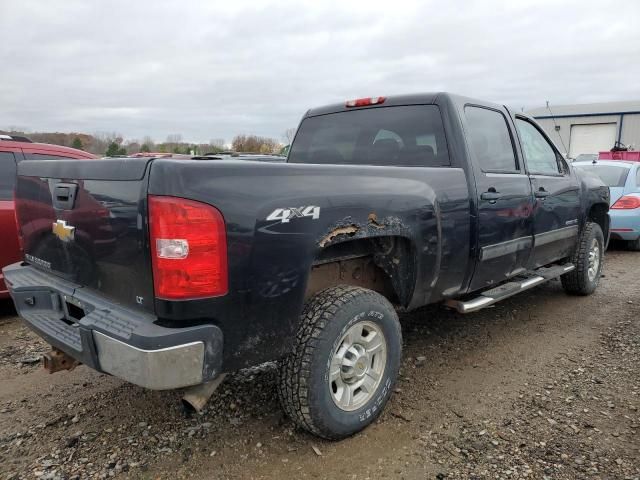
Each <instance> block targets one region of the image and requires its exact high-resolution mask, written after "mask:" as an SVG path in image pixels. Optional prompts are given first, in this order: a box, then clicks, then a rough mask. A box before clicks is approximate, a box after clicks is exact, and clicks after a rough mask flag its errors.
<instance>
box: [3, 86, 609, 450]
mask: <svg viewBox="0 0 640 480" xmlns="http://www.w3.org/2000/svg"><path fill="white" fill-rule="evenodd" d="M18 174H19V178H18V182H17V188H16V204H17V217H18V222H19V229H20V236H21V241H22V244H23V247H24V252H25V257H24V261H23V262H21V263H17V264H14V265H11V266H8V267H6V268H5V269H4V274H5V279H6V280H7V284H8V286H9V289H10V292H11V295H12V297H13V299H14V301H15V304H16V308H17V309H18V312H19V314H20V315H21V316H22V318H24V320H25V321H26V322H27V324H28V325H29V326H30V327H31V328H32V329H33V330H34V331H36V332H37V333H38V334H39V335H41V336H42V337H43V338H45V339H46V340H47V341H48V342H49V343H50V344H51V345H52V346H53V347H54V349H53V350H52V354H51V355H48V356H46V362H45V364H46V366H48V368H49V369H50V371H53V370H57V369H61V368H71V367H72V366H73V365H75V364H77V363H78V362H81V363H84V364H86V365H88V366H90V367H92V368H94V369H96V370H99V371H101V372H106V373H109V374H112V375H115V376H117V377H120V378H122V379H125V380H127V381H129V382H132V383H135V384H137V385H141V386H143V387H146V388H152V389H172V388H183V387H188V391H187V397H185V398H191V401H192V404H193V405H194V406H201V405H202V404H203V403H204V402H206V400H207V399H208V396H209V395H210V394H211V393H212V391H213V389H214V388H215V386H216V385H217V384H218V383H219V382H220V381H221V379H222V378H223V376H224V374H225V373H227V372H231V371H234V370H237V369H240V368H244V367H249V366H252V365H256V364H260V363H262V362H266V361H272V360H279V361H280V380H279V395H280V398H281V401H282V404H283V406H284V408H285V410H286V412H287V413H288V414H289V416H290V417H291V418H292V419H293V420H294V421H295V422H296V423H297V424H298V425H300V426H301V427H303V428H305V429H307V430H309V431H311V432H313V433H315V434H317V435H320V436H322V437H325V438H334V439H336V438H342V437H345V436H348V435H350V434H353V433H354V432H357V431H358V430H360V429H362V428H364V427H365V426H366V425H368V424H369V423H371V422H372V421H373V420H374V419H375V418H376V417H377V416H378V415H379V414H380V412H381V411H382V409H383V407H384V405H385V403H386V402H387V400H388V398H389V396H390V395H391V392H392V391H393V386H394V383H395V381H396V378H397V375H398V369H399V366H400V358H401V351H402V337H401V329H400V324H399V322H398V315H397V313H396V312H397V311H398V310H401V311H402V310H404V311H406V310H412V309H415V308H418V307H421V306H423V305H426V304H430V303H435V302H441V303H443V304H444V305H446V306H448V307H450V308H455V309H457V310H458V311H460V312H472V311H475V310H478V309H480V308H483V307H486V306H488V305H491V304H493V303H495V302H497V301H499V300H501V299H504V298H507V297H509V296H511V295H514V294H516V293H519V292H522V291H524V290H526V289H529V288H531V287H534V286H536V285H539V284H541V283H543V282H545V281H548V280H550V279H553V278H558V277H559V278H560V279H561V280H562V285H563V286H564V288H565V290H566V291H567V292H569V293H571V294H578V295H587V294H590V293H592V292H593V291H594V289H595V288H596V287H597V285H598V280H599V278H600V272H601V269H602V262H603V252H604V249H605V246H606V242H607V239H608V236H609V215H608V209H609V190H608V187H606V186H605V185H604V184H603V183H602V182H601V181H599V180H598V179H597V178H596V177H593V176H590V175H589V174H588V173H582V172H580V171H578V170H574V169H573V168H571V166H570V165H568V164H567V162H565V160H564V159H563V157H562V155H561V154H560V153H559V152H558V151H557V149H556V147H555V146H554V145H553V143H552V142H551V141H550V140H549V138H548V137H547V136H546V135H545V133H544V132H543V131H542V130H541V129H540V127H538V126H537V125H536V123H535V122H534V121H533V120H531V119H530V118H527V117H526V116H524V115H521V114H519V113H515V112H512V111H510V110H508V109H507V108H505V107H503V106H500V105H494V104H491V103H487V102H483V101H479V100H473V99H470V98H464V97H460V96H455V95H450V94H445V93H438V94H422V95H410V96H397V97H389V98H385V97H373V98H364V99H358V100H353V101H349V102H346V103H342V104H338V105H330V106H326V107H321V108H316V109H312V110H309V111H308V112H307V113H306V114H305V115H304V118H303V119H302V122H301V123H300V126H299V128H298V131H297V134H296V136H295V140H294V142H293V144H292V147H291V150H290V152H289V155H288V158H287V161H286V162H285V163H277V162H251V161H242V162H241V161H234V160H228V161H227V160H215V161H213V160H206V159H200V160H175V159H171V158H158V159H153V158H118V159H108V160H101V161H99V162H98V161H95V160H92V161H86V162H84V161H78V160H74V161H64V160H62V161H38V162H30V161H24V162H21V163H20V165H19V167H18ZM189 395H191V396H190V397H189ZM194 398H195V400H193V399H194Z"/></svg>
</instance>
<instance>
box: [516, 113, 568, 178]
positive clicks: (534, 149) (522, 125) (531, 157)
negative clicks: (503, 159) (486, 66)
mask: <svg viewBox="0 0 640 480" xmlns="http://www.w3.org/2000/svg"><path fill="white" fill-rule="evenodd" d="M516 127H517V128H518V134H519V135H520V142H521V143H522V151H523V152H524V159H525V161H526V162H527V167H528V168H529V172H531V173H537V174H540V175H558V174H561V173H563V169H562V168H561V166H560V165H561V164H560V161H559V159H558V156H557V154H556V151H555V150H554V149H553V147H552V146H551V144H549V142H548V141H547V139H546V138H544V137H543V136H542V134H541V133H540V132H539V131H538V129H537V128H536V127H535V126H533V124H531V123H529V122H527V121H526V120H522V119H520V118H517V119H516Z"/></svg>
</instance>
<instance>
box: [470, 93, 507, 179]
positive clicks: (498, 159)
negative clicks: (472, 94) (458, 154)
mask: <svg viewBox="0 0 640 480" xmlns="http://www.w3.org/2000/svg"><path fill="white" fill-rule="evenodd" d="M464 113H465V116H466V117H467V125H468V130H469V132H468V134H469V139H470V140H471V149H472V150H473V152H474V153H475V156H476V158H477V159H478V162H479V164H480V168H482V171H483V172H503V173H515V172H518V170H519V169H518V162H517V161H516V156H515V153H514V151H513V142H512V141H511V134H510V133H509V127H508V126H507V120H506V119H505V118H504V115H503V114H502V113H500V112H498V111H496V110H490V109H488V108H481V107H472V106H467V107H465V109H464Z"/></svg>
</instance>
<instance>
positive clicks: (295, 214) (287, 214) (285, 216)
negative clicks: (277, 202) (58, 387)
mask: <svg viewBox="0 0 640 480" xmlns="http://www.w3.org/2000/svg"><path fill="white" fill-rule="evenodd" d="M303 217H311V219H312V220H317V219H318V218H320V207H316V206H314V205H309V206H306V207H297V208H296V207H288V208H276V209H275V210H274V211H273V212H271V213H270V214H269V216H268V217H267V220H280V221H281V222H282V223H289V221H290V220H291V219H292V218H303Z"/></svg>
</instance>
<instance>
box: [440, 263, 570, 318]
mask: <svg viewBox="0 0 640 480" xmlns="http://www.w3.org/2000/svg"><path fill="white" fill-rule="evenodd" d="M575 268H576V267H575V265H573V264H572V263H566V264H564V265H556V266H553V267H543V268H538V269H537V270H533V271H530V272H526V273H523V274H520V275H517V276H515V277H513V278H512V279H511V280H510V281H508V282H507V283H503V284H501V285H498V286H497V287H494V288H492V289H490V290H485V291H484V292H482V293H480V294H479V295H478V296H477V297H475V298H472V299H470V300H454V299H449V300H446V301H445V302H444V304H445V305H446V306H447V307H450V308H453V309H455V310H457V311H458V312H460V313H470V312H476V311H478V310H480V309H482V308H485V307H488V306H489V305H493V304H494V303H497V302H499V301H500V300H504V299H505V298H509V297H512V296H513V295H516V294H517V293H520V292H524V291H525V290H529V289H530V288H533V287H535V286H537V285H540V284H541V283H544V282H547V281H549V280H552V279H554V278H558V277H559V276H560V275H564V274H565V273H569V272H570V271H571V270H574V269H575Z"/></svg>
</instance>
